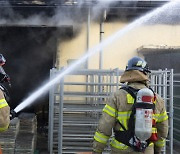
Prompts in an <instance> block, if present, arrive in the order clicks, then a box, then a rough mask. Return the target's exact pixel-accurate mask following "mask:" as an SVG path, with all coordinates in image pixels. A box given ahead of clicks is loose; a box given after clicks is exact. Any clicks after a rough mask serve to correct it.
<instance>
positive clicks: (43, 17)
mask: <svg viewBox="0 0 180 154" xmlns="http://www.w3.org/2000/svg"><path fill="white" fill-rule="evenodd" d="M111 3H112V1H105V0H98V1H96V2H94V1H83V0H78V1H77V3H75V1H66V3H64V4H61V5H59V6H58V5H57V6H54V7H51V8H50V7H49V8H48V4H47V6H46V7H47V8H48V9H47V8H46V7H45V6H44V7H43V6H41V7H40V6H38V5H37V6H35V7H31V9H33V11H34V13H32V11H30V9H29V8H28V5H27V6H26V7H24V9H22V8H23V7H21V8H20V9H18V10H15V9H14V8H15V6H13V5H11V4H10V3H6V7H2V6H1V7H0V25H17V26H18V25H46V26H61V25H74V24H79V23H81V22H83V21H86V19H87V9H88V7H91V10H92V19H96V17H98V16H99V15H100V14H101V12H102V10H103V9H104V8H108V6H109V5H110V4H111ZM16 5H18V4H16ZM38 7H39V9H40V10H41V11H39V10H38V9H36V8H38ZM21 9H22V10H21ZM20 10H21V11H20ZM49 12H51V13H49ZM48 13H49V14H48Z"/></svg>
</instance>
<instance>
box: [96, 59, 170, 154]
mask: <svg viewBox="0 0 180 154" xmlns="http://www.w3.org/2000/svg"><path fill="white" fill-rule="evenodd" d="M148 73H150V70H149V68H148V65H147V63H146V61H144V60H143V59H142V58H140V57H133V58H131V59H130V60H129V61H128V64H127V66H126V70H125V72H124V73H123V75H122V76H121V79H120V82H121V83H123V86H122V87H121V88H120V89H119V90H118V91H117V92H116V93H115V94H114V95H113V97H112V98H111V99H110V100H109V101H108V103H107V104H106V105H105V107H104V108H103V111H102V116H101V118H100V120H99V124H98V128H97V130H96V132H95V135H94V142H93V153H94V154H101V153H102V152H103V150H104V148H105V147H106V144H107V142H108V140H109V138H110V137H111V135H112V138H111V140H110V146H111V154H128V153H133V154H136V153H137V154H139V153H143V154H160V153H161V150H162V148H163V147H164V146H165V139H166V137H167V134H168V115H167V113H166V109H165V104H164V101H163V99H162V98H161V97H160V96H159V95H158V94H156V93H155V92H154V91H153V90H152V89H150V87H149V78H148ZM142 89H145V90H146V92H144V91H142V92H141V93H140V94H139V96H140V101H139V103H138V100H136V98H137V97H136V96H137V94H138V91H139V92H140V90H142ZM147 90H148V91H147ZM149 91H150V94H149ZM152 94H153V95H152ZM143 95H145V96H143ZM138 99H139V98H138ZM146 103H147V104H146ZM137 109H142V111H143V112H139V111H138V112H137V113H136V110H137ZM148 110H150V111H148ZM147 111H148V112H147ZM139 113H143V115H144V118H145V117H146V118H152V119H151V120H149V122H150V123H149V125H148V126H149V128H150V129H151V131H152V133H150V137H149V136H148V139H146V140H144V141H141V140H140V138H138V135H136V132H135V130H138V129H136V128H135V127H137V126H136V114H138V116H139V115H141V114H139ZM147 113H148V114H147ZM149 113H150V114H149ZM147 115H148V116H147ZM138 118H139V117H138ZM144 121H145V120H144ZM143 126H144V127H146V125H145V124H143V125H142V127H143ZM142 130H143V129H142ZM142 133H144V132H143V131H142V132H140V133H139V134H140V135H141V134H142Z"/></svg>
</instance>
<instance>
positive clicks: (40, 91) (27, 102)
mask: <svg viewBox="0 0 180 154" xmlns="http://www.w3.org/2000/svg"><path fill="white" fill-rule="evenodd" d="M178 4H180V2H178V1H172V2H169V3H167V4H165V5H163V6H162V7H160V8H157V9H155V10H154V11H152V12H150V13H148V14H146V15H144V16H142V17H140V18H139V19H137V20H135V21H134V22H132V23H130V24H129V25H127V26H126V27H125V28H123V29H121V30H119V31H117V32H116V33H114V34H113V35H111V36H110V37H108V38H107V39H105V40H103V41H102V42H101V43H100V44H98V45H96V46H94V47H93V48H91V49H89V50H88V51H86V52H85V53H86V54H84V55H83V56H82V57H81V58H79V59H78V60H77V61H75V62H74V63H73V64H71V65H70V66H69V67H67V68H66V69H64V70H63V71H61V72H60V73H59V74H57V76H56V77H55V78H54V79H52V80H51V81H49V82H48V83H46V84H45V85H43V86H42V87H40V88H39V89H37V91H35V92H34V93H32V94H31V95H30V96H29V97H28V98H27V99H25V100H24V101H23V102H21V103H20V104H19V105H18V106H17V107H16V108H15V109H14V111H15V112H16V113H18V112H19V111H21V110H23V109H24V108H25V107H27V106H29V105H30V104H31V103H32V102H34V101H35V100H36V99H37V98H38V97H40V96H41V95H42V94H44V93H45V92H47V91H48V89H49V88H50V87H51V86H52V85H54V84H56V83H58V82H59V81H60V80H61V79H62V78H63V77H64V76H65V75H67V74H68V73H70V72H72V71H74V70H75V69H76V68H77V67H78V66H79V65H80V64H82V63H83V62H85V61H86V60H87V58H89V57H91V56H93V55H94V54H95V53H97V52H99V51H100V49H101V48H105V47H106V46H108V45H109V44H111V43H112V42H114V41H116V40H117V39H120V38H121V37H123V36H124V35H125V34H126V33H128V32H130V31H131V30H133V29H134V28H136V27H139V26H141V25H143V24H147V23H148V22H149V21H151V19H155V18H156V17H157V18H158V17H159V15H162V12H166V13H168V11H169V10H171V9H173V8H174V7H175V6H177V5H178Z"/></svg>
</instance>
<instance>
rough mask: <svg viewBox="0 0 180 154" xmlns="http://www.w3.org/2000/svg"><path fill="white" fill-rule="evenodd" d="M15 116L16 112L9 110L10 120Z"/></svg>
mask: <svg viewBox="0 0 180 154" xmlns="http://www.w3.org/2000/svg"><path fill="white" fill-rule="evenodd" d="M15 117H17V113H16V112H15V111H14V110H13V109H12V110H11V111H10V120H12V119H14V118H15Z"/></svg>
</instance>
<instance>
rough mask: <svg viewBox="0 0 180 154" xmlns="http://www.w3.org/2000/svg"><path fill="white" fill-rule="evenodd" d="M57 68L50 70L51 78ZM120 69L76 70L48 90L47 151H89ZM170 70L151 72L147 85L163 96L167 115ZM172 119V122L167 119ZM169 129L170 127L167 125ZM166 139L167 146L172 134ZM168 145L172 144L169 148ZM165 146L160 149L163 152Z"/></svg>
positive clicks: (119, 74)
mask: <svg viewBox="0 0 180 154" xmlns="http://www.w3.org/2000/svg"><path fill="white" fill-rule="evenodd" d="M60 73H61V70H56V69H52V70H51V72H50V78H51V79H52V78H53V77H55V76H56V75H57V74H60ZM122 73H123V71H121V70H118V69H114V70H78V71H76V72H72V73H71V74H68V75H66V76H64V78H63V79H61V81H59V83H58V84H55V85H54V86H53V87H52V88H51V90H50V93H49V99H50V102H49V135H48V137H49V139H48V142H49V151H50V154H54V153H55V154H56V153H58V154H61V153H77V152H88V151H92V142H93V136H94V133H95V130H96V128H97V124H98V121H99V118H100V116H101V112H102V108H103V107H104V105H105V104H106V102H107V101H108V99H109V98H110V97H111V96H112V94H113V93H114V92H115V91H116V90H117V89H118V88H119V87H120V86H121V84H120V83H119V80H120V77H121V75H122ZM171 75H172V72H171V71H168V70H165V71H162V70H160V71H153V72H152V75H151V76H150V79H151V83H152V84H151V87H152V88H153V89H154V90H155V91H156V92H158V93H160V95H161V96H162V97H163V98H164V100H165V102H166V106H167V110H168V114H169V116H170V118H172V115H171V114H170V111H171V106H170V105H169V104H171V105H172V104H173V103H172V97H171V96H172V95H173V93H172V92H173V91H172V88H171V86H172V83H171V80H172V78H171ZM171 122H172V121H171ZM171 122H170V130H171V129H172V127H173V126H171ZM171 133H172V132H171V131H170V135H169V137H168V140H167V144H168V145H169V146H170V147H171V146H172V143H171V140H172V137H173V134H171ZM171 148H172V147H171ZM165 152H166V149H164V153H165Z"/></svg>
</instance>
